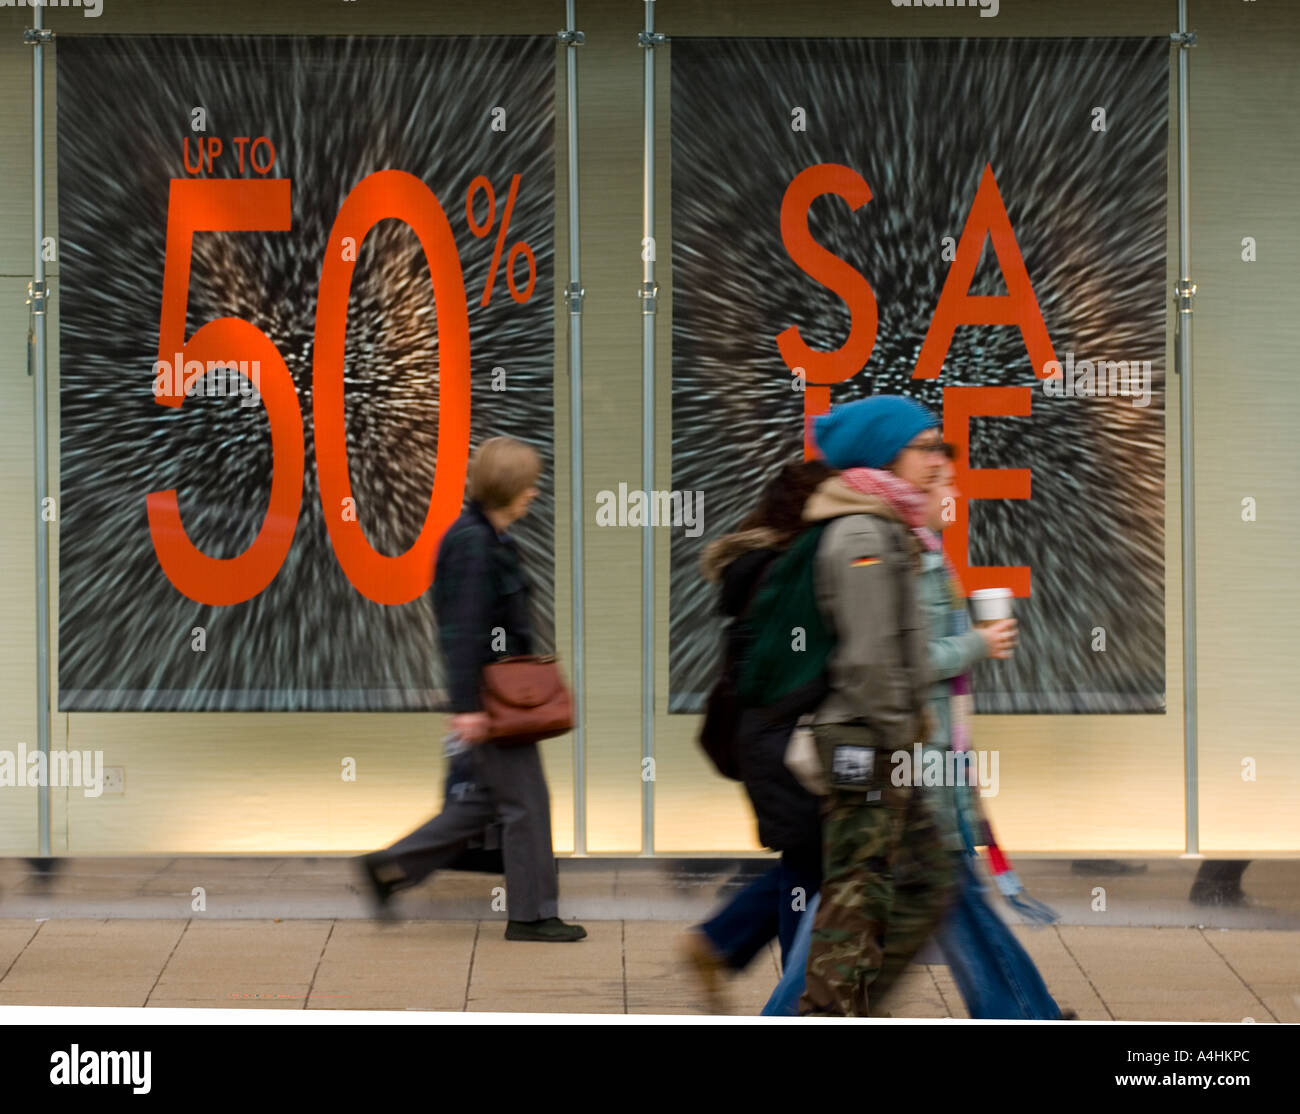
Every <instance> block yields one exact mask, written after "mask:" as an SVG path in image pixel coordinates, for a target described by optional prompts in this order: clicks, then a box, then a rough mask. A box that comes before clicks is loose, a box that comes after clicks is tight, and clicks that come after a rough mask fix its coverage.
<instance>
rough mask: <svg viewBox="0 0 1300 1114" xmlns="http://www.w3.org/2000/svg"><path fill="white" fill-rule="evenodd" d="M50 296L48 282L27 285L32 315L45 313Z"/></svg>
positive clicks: (28, 301) (28, 302)
mask: <svg viewBox="0 0 1300 1114" xmlns="http://www.w3.org/2000/svg"><path fill="white" fill-rule="evenodd" d="M49 296H50V284H49V283H47V282H35V281H33V282H29V283H28V284H27V304H28V305H29V306H31V307H32V313H34V314H37V315H40V314H43V313H44V312H45V303H46V301H47V300H48V299H49Z"/></svg>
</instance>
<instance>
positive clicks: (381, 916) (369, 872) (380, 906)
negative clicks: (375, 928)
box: [356, 852, 405, 921]
mask: <svg viewBox="0 0 1300 1114" xmlns="http://www.w3.org/2000/svg"><path fill="white" fill-rule="evenodd" d="M356 862H357V865H358V866H359V867H360V869H361V873H362V875H364V877H365V880H366V888H367V889H368V891H369V893H370V902H371V912H372V914H373V915H374V918H375V919H376V920H380V921H391V920H393V919H394V917H393V909H392V906H391V904H390V903H391V901H392V897H393V893H394V891H395V890H396V889H397V888H398V883H399V882H400V881H402V879H403V878H404V877H405V875H403V874H402V873H401V871H400V870H398V869H397V868H396V867H393V866H386V865H385V863H384V861H383V859H381V858H380V857H379V856H378V855H377V854H375V853H373V852H372V853H371V854H369V855H362V856H361V857H360V858H359V859H357V860H356Z"/></svg>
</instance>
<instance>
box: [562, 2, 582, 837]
mask: <svg viewBox="0 0 1300 1114" xmlns="http://www.w3.org/2000/svg"><path fill="white" fill-rule="evenodd" d="M574 7H575V0H566V2H565V24H564V30H563V31H562V32H560V36H559V37H560V41H561V42H563V43H564V44H565V46H566V47H567V48H568V49H567V50H566V51H565V74H566V78H567V81H568V93H567V110H568V124H569V285H568V287H566V289H565V291H564V301H565V303H566V305H567V306H568V309H569V502H570V508H571V509H570V518H571V520H572V530H571V533H570V546H569V548H570V555H569V566H570V568H571V570H572V590H573V608H572V614H573V705H574V717H573V852H574V854H575V855H585V854H586V853H587V734H586V726H587V725H586V719H587V716H586V708H587V705H586V700H585V691H586V662H585V654H584V648H585V637H586V635H585V628H584V625H583V624H584V616H583V592H584V586H583V560H584V554H583V537H582V527H583V515H584V514H585V513H586V499H585V496H584V494H583V484H582V298H583V295H584V293H585V291H584V290H583V288H582V280H581V278H580V277H579V253H578V55H577V49H578V47H579V46H581V45H582V43H583V41H584V39H585V36H584V35H583V34H582V32H581V31H579V30H578V29H577V27H576V18H575V12H574Z"/></svg>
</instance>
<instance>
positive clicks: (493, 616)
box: [433, 500, 533, 713]
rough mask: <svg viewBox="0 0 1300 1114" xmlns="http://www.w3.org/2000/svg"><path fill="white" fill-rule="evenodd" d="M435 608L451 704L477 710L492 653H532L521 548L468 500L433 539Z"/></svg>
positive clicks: (459, 709) (499, 655)
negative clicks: (482, 672)
mask: <svg viewBox="0 0 1300 1114" xmlns="http://www.w3.org/2000/svg"><path fill="white" fill-rule="evenodd" d="M433 611H434V617H435V619H436V621H437V624H438V642H439V644H440V645H441V647H442V657H443V661H444V662H445V663H446V667H447V693H448V696H449V700H450V709H451V711H452V712H453V713H457V712H477V711H480V710H481V709H482V704H481V702H480V700H479V672H480V670H481V669H482V668H483V666H485V665H487V664H488V663H489V662H492V661H495V660H496V659H497V658H503V657H513V656H515V655H516V654H528V653H531V652H532V642H533V639H532V632H531V630H530V629H529V623H528V582H527V580H526V579H525V578H524V570H523V565H522V564H521V562H520V560H519V549H518V547H517V546H516V545H515V542H514V540H513V539H512V538H510V537H509V536H508V535H504V534H498V533H497V532H496V528H495V527H494V526H493V525H492V523H491V522H489V521H488V519H487V516H486V515H484V513H483V508H482V507H481V506H479V504H478V503H476V502H474V501H473V500H471V501H470V503H469V505H468V506H467V507H466V509H465V511H464V513H463V514H462V515H461V516H460V517H459V518H458V519H456V521H455V522H453V523H452V524H451V526H450V527H449V528H448V529H447V533H446V534H444V535H443V539H442V544H441V545H439V547H438V559H437V563H436V565H435V566H434V573H433Z"/></svg>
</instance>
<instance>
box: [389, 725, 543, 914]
mask: <svg viewBox="0 0 1300 1114" xmlns="http://www.w3.org/2000/svg"><path fill="white" fill-rule="evenodd" d="M453 761H455V762H464V763H468V768H469V773H470V777H471V781H472V783H463V784H461V785H460V786H458V787H457V788H458V790H459V792H457V793H456V794H455V795H453V796H452V797H450V798H449V799H448V801H447V804H446V807H445V808H444V809H443V811H442V812H440V813H439V814H438V815H437V816H435V817H434V818H433V819H432V820H429V821H427V822H426V823H424V824H422V825H420V827H418V828H416V829H415V831H413V832H412V833H411V834H410V835H408V836H405V837H403V838H402V839H399V840H398V841H397V842H396V843H394V844H393V845H392V846H391V847H389V848H388V849H387V850H385V851H379V852H376V853H375V854H374V856H373V857H372V861H373V862H375V863H376V864H377V865H380V868H381V870H382V874H383V875H384V876H385V877H395V876H400V878H401V881H400V883H399V885H400V888H402V889H405V888H406V887H407V886H413V885H415V884H416V883H417V882H419V881H421V880H422V879H424V878H427V877H428V876H429V875H430V874H432V873H433V872H434V871H435V870H439V869H440V868H442V867H445V866H448V865H449V864H451V863H452V862H454V861H455V860H456V858H457V857H458V856H459V855H460V853H461V852H462V851H463V850H464V849H465V845H466V842H467V841H468V840H470V839H472V838H473V837H474V836H477V835H480V834H481V833H482V832H483V829H484V828H486V827H487V826H488V825H489V824H491V823H492V822H493V821H500V823H501V825H502V832H501V857H502V859H503V860H504V861H505V868H506V908H507V910H508V913H507V915H508V916H509V918H510V919H511V920H512V921H539V920H545V919H546V918H547V917H554V916H556V915H557V911H556V910H557V901H558V898H559V884H558V882H557V881H556V874H555V853H554V851H553V850H552V849H551V797H550V793H549V792H548V791H547V788H546V775H545V774H544V773H543V771H542V758H541V755H540V754H539V753H538V751H537V744H536V743H532V744H529V745H527V746H521V747H499V746H496V745H494V744H492V743H483V744H480V745H478V746H473V747H471V748H470V749H469V750H468V751H466V752H465V753H464V754H461V755H458V756H456V758H454V759H453Z"/></svg>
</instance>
